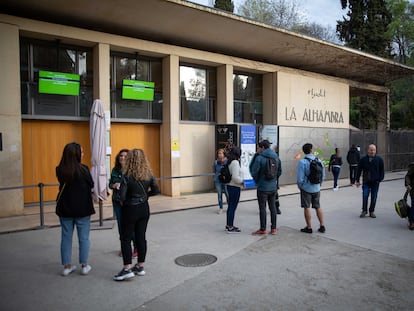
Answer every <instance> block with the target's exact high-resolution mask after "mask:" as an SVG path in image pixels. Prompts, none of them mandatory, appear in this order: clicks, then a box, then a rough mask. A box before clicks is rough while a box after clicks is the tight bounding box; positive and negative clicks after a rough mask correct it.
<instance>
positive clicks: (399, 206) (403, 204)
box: [394, 190, 410, 218]
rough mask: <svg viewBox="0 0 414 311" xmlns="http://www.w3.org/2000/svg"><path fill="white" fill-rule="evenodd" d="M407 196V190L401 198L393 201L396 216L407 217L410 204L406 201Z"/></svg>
mask: <svg viewBox="0 0 414 311" xmlns="http://www.w3.org/2000/svg"><path fill="white" fill-rule="evenodd" d="M407 196H408V190H407V191H406V192H405V194H404V197H403V198H402V199H401V200H398V201H397V202H395V203H394V206H395V211H396V212H397V214H398V216H400V217H401V218H406V217H408V214H409V211H410V206H409V205H408V203H407Z"/></svg>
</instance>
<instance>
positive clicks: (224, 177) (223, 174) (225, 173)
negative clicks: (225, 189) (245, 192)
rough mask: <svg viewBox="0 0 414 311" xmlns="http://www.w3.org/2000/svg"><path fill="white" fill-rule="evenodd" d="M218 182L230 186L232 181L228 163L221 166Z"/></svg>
mask: <svg viewBox="0 0 414 311" xmlns="http://www.w3.org/2000/svg"><path fill="white" fill-rule="evenodd" d="M218 180H219V181H220V182H221V183H223V184H228V183H229V182H230V181H231V174H230V169H229V165H228V164H227V163H226V164H223V165H222V166H221V169H220V173H219V175H218Z"/></svg>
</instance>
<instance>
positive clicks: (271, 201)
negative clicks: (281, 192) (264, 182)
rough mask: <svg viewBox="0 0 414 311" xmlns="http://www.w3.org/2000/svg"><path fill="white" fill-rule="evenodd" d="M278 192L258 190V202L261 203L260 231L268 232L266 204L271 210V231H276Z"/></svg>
mask: <svg viewBox="0 0 414 311" xmlns="http://www.w3.org/2000/svg"><path fill="white" fill-rule="evenodd" d="M275 197H276V191H260V190H257V201H258V202H259V215H260V230H266V217H267V215H266V202H267V205H268V206H269V210H270V223H271V229H276V219H277V216H276V205H275Z"/></svg>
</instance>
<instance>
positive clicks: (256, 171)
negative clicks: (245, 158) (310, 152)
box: [250, 140, 281, 235]
mask: <svg viewBox="0 0 414 311" xmlns="http://www.w3.org/2000/svg"><path fill="white" fill-rule="evenodd" d="M269 147H270V142H269V141H268V140H262V141H261V142H259V144H258V150H260V151H258V153H259V154H260V156H258V157H256V158H255V161H254V162H253V163H252V165H251V168H250V174H251V175H252V177H253V180H254V182H255V183H256V185H257V201H258V203H259V215H260V228H259V230H256V231H254V232H252V234H253V235H265V234H267V231H266V202H267V204H268V206H269V210H270V222H271V226H270V233H271V234H277V229H276V221H277V215H276V204H275V197H276V193H277V177H278V176H280V174H281V170H280V167H279V166H278V168H277V175H276V176H275V177H274V178H272V179H268V178H267V177H266V170H267V161H268V158H273V159H274V160H275V162H276V163H279V161H278V160H279V157H278V156H277V154H276V153H275V152H274V151H273V150H272V149H270V148H269Z"/></svg>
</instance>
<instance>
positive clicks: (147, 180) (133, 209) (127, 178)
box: [114, 149, 160, 281]
mask: <svg viewBox="0 0 414 311" xmlns="http://www.w3.org/2000/svg"><path fill="white" fill-rule="evenodd" d="M159 192H160V191H159V188H158V185H157V183H156V182H155V179H154V177H153V174H152V170H151V167H150V165H149V162H148V159H147V157H146V156H145V153H144V151H143V150H141V149H132V150H131V151H129V152H128V155H127V159H126V165H125V169H124V178H123V180H122V182H121V188H120V200H121V202H122V213H121V251H122V259H123V263H124V267H123V268H122V270H121V271H120V272H119V273H118V274H116V275H115V276H114V280H115V281H123V280H126V279H130V278H132V277H134V276H135V275H145V271H144V263H145V257H146V255H147V240H146V231H147V225H148V221H149V217H150V208H149V205H148V197H149V196H153V195H156V194H158V193H159ZM134 233H135V240H136V243H137V249H138V259H137V264H136V265H134V267H132V249H131V238H132V235H133V234H134Z"/></svg>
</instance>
